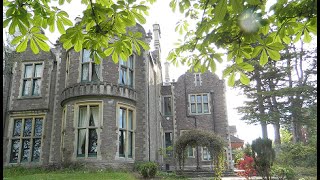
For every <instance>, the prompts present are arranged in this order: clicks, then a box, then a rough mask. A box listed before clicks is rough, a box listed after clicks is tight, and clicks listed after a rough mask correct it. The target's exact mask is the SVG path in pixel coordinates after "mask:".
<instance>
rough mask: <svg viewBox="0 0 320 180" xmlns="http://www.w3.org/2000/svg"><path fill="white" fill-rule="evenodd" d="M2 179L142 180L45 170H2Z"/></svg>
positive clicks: (108, 173)
mask: <svg viewBox="0 0 320 180" xmlns="http://www.w3.org/2000/svg"><path fill="white" fill-rule="evenodd" d="M3 172H4V173H3V179H7V180H60V179H61V180H65V179H68V180H69V179H71V180H78V179H79V180H82V179H83V180H108V179H110V180H117V179H119V180H120V179H121V180H140V179H143V178H141V176H140V175H139V174H138V173H137V172H125V171H113V170H105V171H88V170H84V169H80V170H74V169H64V170H54V171H53V170H47V169H43V168H23V167H10V168H4V171H3ZM154 179H166V180H173V179H183V178H180V177H177V176H175V175H174V174H167V173H163V172H159V173H158V174H157V176H156V178H154Z"/></svg>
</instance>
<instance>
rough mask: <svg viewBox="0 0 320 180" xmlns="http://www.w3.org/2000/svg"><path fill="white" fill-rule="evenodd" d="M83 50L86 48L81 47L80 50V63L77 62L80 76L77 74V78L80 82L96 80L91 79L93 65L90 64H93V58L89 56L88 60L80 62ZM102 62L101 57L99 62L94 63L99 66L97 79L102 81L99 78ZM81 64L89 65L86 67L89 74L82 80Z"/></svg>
mask: <svg viewBox="0 0 320 180" xmlns="http://www.w3.org/2000/svg"><path fill="white" fill-rule="evenodd" d="M84 50H86V49H82V50H81V52H80V63H79V72H80V74H79V75H80V76H79V79H80V82H84V83H85V82H96V81H92V67H93V65H92V64H95V61H94V59H91V58H90V60H89V62H85V63H83V62H82V58H83V51H84ZM87 51H89V50H87ZM102 62H103V60H102V59H101V60H100V64H96V65H98V66H99V72H98V80H97V81H102V79H101V77H102V76H101V72H102V71H101V67H102ZM82 64H89V67H88V73H89V75H88V80H82Z"/></svg>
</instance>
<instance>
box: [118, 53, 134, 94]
mask: <svg viewBox="0 0 320 180" xmlns="http://www.w3.org/2000/svg"><path fill="white" fill-rule="evenodd" d="M119 66H120V67H119V84H120V85H126V86H129V87H131V88H133V82H134V61H133V56H129V58H128V60H127V61H124V60H122V59H120V60H119Z"/></svg>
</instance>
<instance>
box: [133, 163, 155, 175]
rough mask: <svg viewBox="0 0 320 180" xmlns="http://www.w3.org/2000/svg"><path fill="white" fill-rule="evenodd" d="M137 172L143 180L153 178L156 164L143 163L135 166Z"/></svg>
mask: <svg viewBox="0 0 320 180" xmlns="http://www.w3.org/2000/svg"><path fill="white" fill-rule="evenodd" d="M137 170H138V171H139V173H140V174H141V175H142V176H143V177H144V178H153V177H155V175H156V174H157V170H158V164H157V163H155V162H144V163H141V164H139V165H138V166H137Z"/></svg>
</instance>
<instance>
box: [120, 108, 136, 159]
mask: <svg viewBox="0 0 320 180" xmlns="http://www.w3.org/2000/svg"><path fill="white" fill-rule="evenodd" d="M117 124H118V140H119V143H118V154H119V157H124V158H133V157H134V139H135V135H134V130H135V125H134V109H133V108H130V107H128V106H124V105H121V106H119V108H118V122H117Z"/></svg>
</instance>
